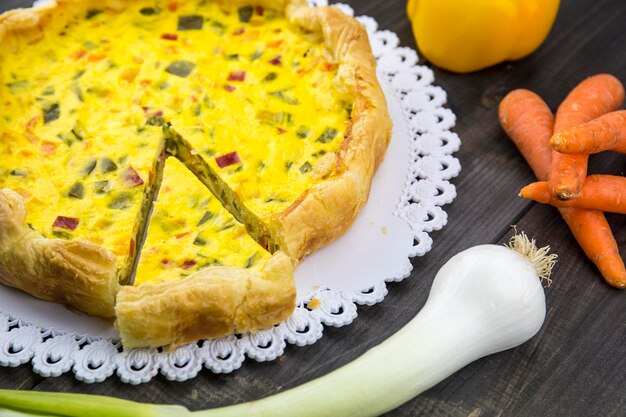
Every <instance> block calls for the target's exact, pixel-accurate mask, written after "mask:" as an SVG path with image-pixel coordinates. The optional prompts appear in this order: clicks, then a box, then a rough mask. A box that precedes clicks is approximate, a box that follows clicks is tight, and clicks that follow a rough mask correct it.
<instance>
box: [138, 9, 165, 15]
mask: <svg viewBox="0 0 626 417" xmlns="http://www.w3.org/2000/svg"><path fill="white" fill-rule="evenodd" d="M139 13H141V14H142V15H144V16H154V15H157V14H159V13H161V9H159V8H158V7H144V8H142V9H140V10H139Z"/></svg>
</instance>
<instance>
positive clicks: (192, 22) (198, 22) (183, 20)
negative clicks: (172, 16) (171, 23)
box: [178, 14, 204, 31]
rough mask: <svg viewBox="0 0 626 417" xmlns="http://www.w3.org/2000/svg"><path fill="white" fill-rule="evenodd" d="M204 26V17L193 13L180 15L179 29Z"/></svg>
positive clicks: (197, 28) (195, 28)
mask: <svg viewBox="0 0 626 417" xmlns="http://www.w3.org/2000/svg"><path fill="white" fill-rule="evenodd" d="M203 26H204V17H202V16H200V15H197V14H192V15H185V16H178V30H180V31H183V30H200V29H202V27H203Z"/></svg>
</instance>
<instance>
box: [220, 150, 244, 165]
mask: <svg viewBox="0 0 626 417" xmlns="http://www.w3.org/2000/svg"><path fill="white" fill-rule="evenodd" d="M215 162H217V166H219V167H220V168H226V167H228V166H231V165H235V164H239V163H241V160H240V159H239V154H238V153H237V152H231V153H227V154H225V155H222V156H218V157H217V158H215Z"/></svg>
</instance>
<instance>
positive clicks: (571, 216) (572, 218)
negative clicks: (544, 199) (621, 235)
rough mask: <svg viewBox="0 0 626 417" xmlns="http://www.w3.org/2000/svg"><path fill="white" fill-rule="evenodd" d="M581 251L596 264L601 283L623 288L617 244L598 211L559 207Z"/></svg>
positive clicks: (625, 271)
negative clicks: (604, 282)
mask: <svg viewBox="0 0 626 417" xmlns="http://www.w3.org/2000/svg"><path fill="white" fill-rule="evenodd" d="M559 211H560V212H561V216H563V219H565V222H566V223H567V225H568V226H569V228H570V230H571V231H572V233H573V234H574V237H575V238H576V240H577V241H578V243H579V244H580V247H581V248H582V250H583V252H585V255H587V257H588V258H589V259H591V261H592V262H593V263H594V264H596V266H597V267H598V269H599V270H600V273H601V274H602V276H603V277H604V280H605V281H606V282H607V283H608V284H610V285H612V286H614V287H617V288H621V289H624V288H626V268H624V261H623V260H622V258H621V257H620V254H619V249H618V247H617V242H615V238H614V237H613V233H612V232H611V228H610V226H609V224H608V223H607V221H606V218H605V217H604V214H603V213H602V212H601V211H597V210H586V209H579V208H575V207H568V208H563V207H562V208H559Z"/></svg>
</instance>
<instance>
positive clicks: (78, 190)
mask: <svg viewBox="0 0 626 417" xmlns="http://www.w3.org/2000/svg"><path fill="white" fill-rule="evenodd" d="M67 195H68V197H72V198H77V199H79V200H82V199H83V198H84V197H85V186H84V185H83V183H82V182H80V181H77V182H75V183H74V185H72V188H70V192H69V193H67Z"/></svg>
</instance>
